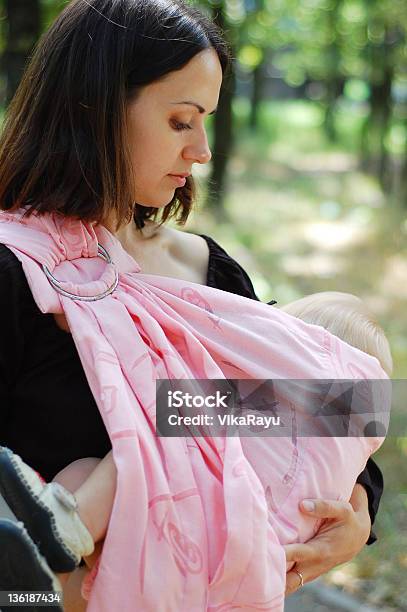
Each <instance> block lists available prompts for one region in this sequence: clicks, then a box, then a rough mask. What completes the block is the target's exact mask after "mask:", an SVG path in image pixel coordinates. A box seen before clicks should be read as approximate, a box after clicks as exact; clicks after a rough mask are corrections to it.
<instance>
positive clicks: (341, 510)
mask: <svg viewBox="0 0 407 612" xmlns="http://www.w3.org/2000/svg"><path fill="white" fill-rule="evenodd" d="M300 509H301V511H302V512H304V513H306V514H310V515H312V516H315V517H318V518H326V519H329V518H334V519H337V520H346V519H347V518H348V517H349V515H350V514H351V513H352V512H353V508H352V506H351V504H350V503H349V502H346V501H336V500H327V499H305V500H303V501H302V502H301V503H300Z"/></svg>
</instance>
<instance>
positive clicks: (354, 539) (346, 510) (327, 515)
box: [284, 483, 371, 595]
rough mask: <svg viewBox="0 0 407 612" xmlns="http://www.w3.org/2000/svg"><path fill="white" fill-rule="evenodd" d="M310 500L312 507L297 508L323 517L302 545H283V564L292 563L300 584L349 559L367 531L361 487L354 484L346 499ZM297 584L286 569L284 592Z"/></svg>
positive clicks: (365, 538)
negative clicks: (317, 528)
mask: <svg viewBox="0 0 407 612" xmlns="http://www.w3.org/2000/svg"><path fill="white" fill-rule="evenodd" d="M307 501H312V502H313V503H314V506H315V507H314V510H312V511H309V510H306V508H305V507H303V503H304V502H301V505H300V510H301V511H302V512H304V514H306V515H308V516H312V517H315V518H319V519H323V523H322V525H321V527H320V529H319V531H318V533H317V534H316V536H315V537H314V538H312V539H311V540H309V541H308V542H307V543H305V544H288V545H287V546H285V547H284V548H285V551H286V559H287V563H289V562H295V566H294V567H295V569H296V570H297V571H298V572H300V573H301V574H302V576H303V579H304V583H305V582H310V581H311V580H315V578H318V576H321V575H322V574H325V572H327V571H328V570H330V569H332V568H333V567H335V566H337V565H339V564H341V563H345V562H346V561H350V559H353V557H354V556H355V555H357V554H358V552H360V550H361V549H362V548H363V546H364V545H365V544H366V542H367V540H368V538H369V534H370V527H371V521H370V515H369V508H368V497H367V493H366V491H365V489H364V487H363V486H362V485H361V484H358V483H356V485H355V487H354V489H353V492H352V495H351V498H350V500H349V502H342V501H331V500H320V499H319V500H307ZM299 587H300V579H299V577H298V574H297V573H296V572H295V571H294V569H292V570H291V571H289V572H287V583H286V595H290V594H291V593H294V591H296V590H297V589H298V588H299Z"/></svg>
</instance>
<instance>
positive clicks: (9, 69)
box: [2, 0, 41, 104]
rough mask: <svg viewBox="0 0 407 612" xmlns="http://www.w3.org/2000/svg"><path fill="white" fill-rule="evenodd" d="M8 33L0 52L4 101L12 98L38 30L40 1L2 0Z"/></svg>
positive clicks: (39, 27) (39, 28)
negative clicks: (4, 80)
mask: <svg viewBox="0 0 407 612" xmlns="http://www.w3.org/2000/svg"><path fill="white" fill-rule="evenodd" d="M4 6H5V10H6V14H7V23H8V32H7V33H6V44H5V48H4V53H3V59H2V61H3V72H4V74H5V76H6V79H7V86H6V103H7V104H8V103H9V102H10V100H11V98H12V97H13V95H14V93H15V91H16V89H17V86H18V84H19V82H20V79H21V76H22V73H23V71H24V68H25V64H26V62H27V58H28V56H29V55H30V53H31V51H32V49H33V47H34V45H35V43H36V42H37V40H38V38H39V36H40V33H41V10H40V0H4Z"/></svg>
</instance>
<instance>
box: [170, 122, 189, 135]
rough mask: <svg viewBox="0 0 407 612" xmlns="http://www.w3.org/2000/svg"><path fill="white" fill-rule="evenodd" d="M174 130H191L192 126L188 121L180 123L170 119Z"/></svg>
mask: <svg viewBox="0 0 407 612" xmlns="http://www.w3.org/2000/svg"><path fill="white" fill-rule="evenodd" d="M172 126H173V128H174V130H177V131H178V132H181V131H182V130H192V126H191V125H189V123H181V122H180V121H175V120H174V121H172Z"/></svg>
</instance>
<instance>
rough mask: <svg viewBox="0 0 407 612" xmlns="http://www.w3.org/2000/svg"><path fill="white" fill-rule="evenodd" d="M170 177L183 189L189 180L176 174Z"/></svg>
mask: <svg viewBox="0 0 407 612" xmlns="http://www.w3.org/2000/svg"><path fill="white" fill-rule="evenodd" d="M168 176H169V177H170V178H172V180H173V181H174V182H175V183H176V184H177V185H178V187H183V186H184V185H185V183H186V182H187V179H186V178H185V177H184V176H177V175H176V174H169V175H168Z"/></svg>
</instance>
